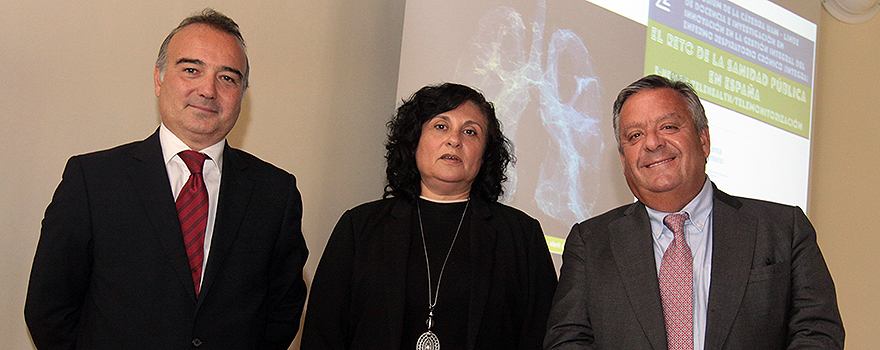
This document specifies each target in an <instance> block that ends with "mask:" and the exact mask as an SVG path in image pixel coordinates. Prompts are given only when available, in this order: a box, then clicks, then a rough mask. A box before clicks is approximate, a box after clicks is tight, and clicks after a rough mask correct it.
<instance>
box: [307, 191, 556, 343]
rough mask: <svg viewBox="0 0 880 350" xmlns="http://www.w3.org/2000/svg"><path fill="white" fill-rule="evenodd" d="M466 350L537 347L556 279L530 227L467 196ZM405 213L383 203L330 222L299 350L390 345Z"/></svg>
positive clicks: (396, 321) (406, 208) (397, 320)
mask: <svg viewBox="0 0 880 350" xmlns="http://www.w3.org/2000/svg"><path fill="white" fill-rule="evenodd" d="M471 208H472V209H473V212H472V213H473V215H472V219H471V227H470V232H471V244H470V246H471V247H470V249H471V266H472V270H471V273H472V275H471V281H473V282H474V283H473V286H472V287H471V290H470V304H469V311H468V313H469V317H468V332H467V344H468V345H467V348H468V349H538V348H540V346H541V341H542V339H543V336H544V332H545V325H546V321H547V314H548V313H549V312H550V300H551V298H552V297H553V291H554V289H555V287H556V272H555V271H554V267H553V262H552V260H551V258H550V253H549V251H548V249H547V242H546V240H545V239H544V235H543V233H542V231H541V227H540V224H539V223H538V221H537V220H535V219H533V218H531V217H529V216H528V215H526V214H524V213H523V212H521V211H519V210H516V209H513V208H511V207H508V206H505V205H502V204H498V203H487V202H485V201H482V200H479V199H472V202H471ZM413 210H414V206H413V205H412V204H411V202H409V201H407V200H402V199H384V200H379V201H375V202H371V203H367V204H363V205H361V206H358V207H356V208H354V209H351V210H349V211H347V212H346V213H345V214H343V215H342V218H340V219H339V223H337V224H336V228H335V229H334V230H333V234H332V235H331V236H330V240H329V241H328V242H327V247H326V248H325V250H324V254H323V256H322V257H321V262H320V264H319V265H318V269H317V271H316V272H315V278H314V280H313V281H312V289H311V293H310V296H309V306H308V309H307V310H306V318H305V324H304V325H303V327H304V328H303V339H302V349H303V350H310V349H315V350H331V349H389V350H393V349H409V348H412V347H413V346H414V345H415V344H400V343H401V338H402V325H401V324H402V320H403V316H404V300H405V293H406V285H405V284H406V283H404V282H405V281H406V271H407V259H408V254H409V251H410V249H409V245H410V236H411V234H412V231H411V229H412V227H413V226H412V220H411V218H412V213H413Z"/></svg>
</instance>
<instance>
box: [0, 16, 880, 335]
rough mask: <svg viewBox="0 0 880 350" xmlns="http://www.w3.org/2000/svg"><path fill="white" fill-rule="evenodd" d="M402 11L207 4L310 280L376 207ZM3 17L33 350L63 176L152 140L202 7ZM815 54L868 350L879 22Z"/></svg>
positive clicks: (12, 319)
mask: <svg viewBox="0 0 880 350" xmlns="http://www.w3.org/2000/svg"><path fill="white" fill-rule="evenodd" d="M810 2H811V3H814V4H815V6H819V1H818V0H811V1H810ZM403 3H404V0H379V1H377V0H370V1H365V0H362V1H356V2H352V1H349V0H329V1H284V0H267V1H262V2H259V3H254V2H242V1H228V0H221V1H216V2H213V3H211V4H210V5H211V6H213V7H215V8H217V9H218V10H220V11H223V12H225V13H226V14H228V15H230V16H231V17H233V18H234V19H236V20H237V21H238V22H239V24H240V25H241V26H242V30H243V32H244V35H245V38H246V40H248V45H249V57H250V60H251V66H252V67H253V68H252V73H251V84H252V88H251V90H249V92H248V94H247V95H246V97H245V103H244V109H243V112H242V117H241V120H240V121H239V123H238V125H237V126H236V129H235V130H233V132H232V134H231V136H230V142H231V143H232V144H233V145H235V146H237V147H241V148H244V149H245V150H248V151H250V152H252V153H254V154H256V155H258V156H260V157H262V158H263V159H265V160H267V161H270V162H272V163H274V164H276V165H278V166H280V167H282V168H284V169H287V170H288V171H290V172H292V173H294V174H296V175H297V178H298V180H299V185H300V189H301V191H302V193H303V200H304V205H305V218H304V223H303V227H304V233H305V235H306V240H307V241H308V243H309V248H310V250H311V253H312V256H311V259H309V263H308V264H307V266H306V273H307V277H308V278H311V274H312V272H313V271H314V268H315V265H316V264H317V259H318V258H319V257H320V254H321V251H322V249H323V247H324V244H325V243H326V240H327V235H328V234H329V231H330V230H331V228H332V226H333V224H334V223H335V222H336V219H337V218H338V217H339V215H340V214H341V213H342V211H343V210H345V209H347V208H349V207H351V206H354V205H355V204H358V203H361V202H364V201H367V200H370V199H374V198H378V197H379V196H380V194H381V187H382V169H383V164H382V153H383V152H382V141H383V138H384V122H385V121H386V120H387V118H388V116H390V115H391V113H392V112H393V109H394V107H395V105H396V101H395V91H396V83H397V62H398V57H399V50H400V38H401V28H402V21H403V8H404V5H403ZM0 5H2V11H0V29H2V30H0V33H2V35H0V48H2V51H0V67H3V73H0V74H2V76H3V78H2V79H0V108H2V116H0V118H2V124H0V125H3V126H4V129H3V130H2V131H0V145H2V152H0V164H2V167H0V193H2V195H0V285H2V287H0V348H2V349H30V348H31V344H30V339H29V337H28V334H27V330H26V328H25V326H24V321H23V317H22V306H23V303H24V295H25V290H26V285H27V277H28V273H29V271H30V263H31V259H32V258H33V251H34V248H35V246H36V242H37V238H38V235H39V227H40V219H41V218H42V213H43V210H44V209H45V207H46V205H47V204H48V203H49V201H50V199H51V195H52V192H53V190H54V189H55V186H57V184H58V181H59V180H60V176H61V170H62V168H63V166H64V162H65V160H66V159H67V158H68V157H69V156H71V155H73V154H78V153H84V152H89V151H93V150H97V149H103V148H108V147H111V146H114V145H117V144H120V143H124V142H128V141H132V140H137V139H142V138H144V137H146V136H147V135H149V134H150V133H151V132H152V131H153V130H154V128H155V127H156V125H157V123H158V119H157V115H156V108H155V97H154V95H153V86H152V66H153V60H154V57H155V54H156V51H157V49H158V46H159V44H160V43H161V40H162V39H163V38H164V36H165V35H166V34H167V32H168V31H169V30H170V29H171V28H172V27H174V26H175V25H176V24H177V22H178V21H179V20H180V19H182V18H183V17H184V16H186V15H187V14H189V13H191V12H193V11H195V10H197V9H200V8H202V7H204V6H207V5H208V3H204V2H198V1H195V2H185V3H180V2H177V1H168V0H159V1H158V2H157V1H151V2H142V3H140V4H132V3H124V4H123V3H117V2H112V1H96V0H93V1H69V2H52V3H49V2H47V1H36V2H23V1H17V2H9V3H6V2H4V3H2V4H0ZM818 40H819V43H818V54H817V61H818V64H817V67H818V68H817V79H816V80H817V87H816V91H815V92H816V95H815V101H816V104H815V105H816V113H815V127H814V129H813V130H814V134H813V137H814V140H815V146H814V153H813V154H814V156H813V172H812V187H811V191H810V195H811V197H810V213H809V216H810V218H811V219H812V220H813V223H814V224H815V226H816V228H817V230H818V231H819V243H820V245H821V247H822V249H823V251H824V253H825V256H826V259H827V260H828V264H829V267H830V269H831V272H832V274H833V275H834V278H835V281H836V283H837V287H838V295H839V297H840V303H841V312H842V313H843V317H844V322H845V326H846V328H847V333H848V336H847V344H848V345H849V346H848V348H849V349H871V348H874V347H875V346H874V344H873V343H874V341H873V337H872V335H873V332H874V331H875V328H876V325H877V324H880V302H878V301H877V298H876V297H875V295H876V290H878V289H880V274H878V273H877V272H876V266H877V265H878V263H880V261H878V258H877V256H878V254H877V253H880V248H878V247H880V244H878V242H877V241H878V239H876V238H875V237H877V236H878V234H877V233H876V231H877V229H878V228H880V219H878V217H880V215H877V214H875V213H874V212H875V211H877V209H880V206H878V205H876V204H874V205H864V204H862V203H871V199H872V198H875V197H880V193H878V192H880V191H878V183H880V181H878V180H880V176H878V170H880V166H878V164H880V159H878V153H877V152H876V151H874V150H873V149H872V148H871V146H873V143H872V142H871V141H873V140H875V139H877V136H876V135H877V134H878V133H880V122H878V117H880V116H878V113H877V112H876V108H872V107H874V106H872V105H871V104H872V102H873V101H875V100H876V99H877V97H876V96H877V95H880V88H878V87H877V85H876V83H875V82H877V81H880V69H878V66H877V63H876V62H877V59H876V56H875V55H876V54H877V53H878V52H880V19H878V18H874V19H873V20H872V21H870V22H868V23H865V24H861V25H846V24H842V23H840V22H837V21H836V20H834V19H833V18H831V17H830V16H829V15H827V13H825V12H824V11H822V15H821V22H820V27H819V39H818ZM426 83H428V82H426ZM856 155H858V156H860V157H858V158H856V157H855V156H856ZM865 157H867V158H865Z"/></svg>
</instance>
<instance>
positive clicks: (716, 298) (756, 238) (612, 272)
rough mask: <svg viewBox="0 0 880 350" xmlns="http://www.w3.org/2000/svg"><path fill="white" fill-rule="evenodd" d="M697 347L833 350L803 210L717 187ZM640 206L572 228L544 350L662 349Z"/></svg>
mask: <svg viewBox="0 0 880 350" xmlns="http://www.w3.org/2000/svg"><path fill="white" fill-rule="evenodd" d="M714 196H715V197H714V209H713V214H712V215H713V219H712V220H713V221H712V222H713V245H712V282H711V286H710V289H709V305H708V319H707V325H706V339H705V348H706V349H707V350H716V349H762V350H765V349H806V348H812V349H840V348H843V338H844V331H843V324H842V322H841V320H840V313H839V312H838V309H837V297H836V295H835V291H834V283H833V282H832V280H831V275H830V274H829V272H828V268H827V267H826V265H825V260H824V259H823V258H822V253H821V252H820V251H819V247H818V245H817V244H816V233H815V231H814V230H813V227H812V225H811V224H810V222H809V220H808V219H807V217H806V216H804V214H803V211H801V210H800V208H797V207H791V206H784V205H781V204H775V203H770V202H765V201H758V200H752V199H745V198H737V197H731V196H729V195H727V194H725V193H724V192H721V191H719V190H717V189H715V192H714ZM650 232H651V224H650V222H649V219H648V214H647V211H646V210H645V206H644V204H642V203H639V202H637V203H635V204H631V205H626V206H622V207H619V208H617V209H614V210H611V211H609V212H607V213H605V214H602V215H600V216H598V217H595V218H592V219H589V220H587V221H584V222H582V223H580V224H576V225H574V227H573V228H572V230H571V233H570V234H569V236H568V239H567V241H566V243H565V252H564V253H563V265H562V271H561V274H560V281H559V288H558V290H557V292H556V295H555V296H554V300H553V311H552V312H551V315H550V320H549V322H548V331H547V337H546V340H545V348H547V349H628V350H632V349H666V330H665V326H664V321H663V309H662V306H661V301H660V287H659V282H658V278H657V267H656V263H655V261H654V252H653V248H652V238H651V235H650Z"/></svg>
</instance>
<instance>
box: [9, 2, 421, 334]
mask: <svg viewBox="0 0 880 350" xmlns="http://www.w3.org/2000/svg"><path fill="white" fill-rule="evenodd" d="M208 5H210V6H212V7H214V8H216V9H217V10H220V11H221V12H224V13H226V14H227V15H229V16H231V17H232V18H233V19H235V20H236V21H237V22H238V23H239V25H240V26H241V28H242V31H243V34H244V36H245V40H246V41H247V44H248V51H249V58H250V63H251V67H252V71H251V88H250V90H249V91H248V92H247V94H246V95H245V101H244V106H243V111H242V115H241V118H240V120H239V121H238V124H237V125H236V127H235V129H234V130H233V131H232V134H231V135H230V137H229V139H230V143H231V144H232V145H234V146H236V147H240V148H243V149H245V150H247V151H250V152H251V153H254V154H256V155H258V156H259V157H261V158H263V159H264V160H267V161H269V162H271V163H273V164H275V165H278V166H280V167H281V168H284V169H286V170H288V171H290V172H292V173H294V174H295V175H296V176H297V179H298V185H299V188H300V190H301V192H302V195H303V202H304V210H305V215H304V220H303V231H304V234H305V236H306V241H307V242H308V245H309V249H310V251H311V257H310V259H309V262H308V264H307V267H306V272H307V278H308V279H311V274H312V272H313V271H314V269H315V266H316V265H317V261H318V260H317V259H318V258H319V257H320V255H321V251H322V250H323V248H324V245H325V243H326V241H327V236H328V234H329V232H330V230H331V229H332V228H333V225H334V224H335V223H336V220H337V219H338V218H339V216H340V215H341V214H342V212H343V211H344V210H345V209H347V208H350V207H352V206H354V205H356V204H358V203H362V202H365V201H368V200H371V199H376V198H379V196H380V195H381V193H382V174H383V169H384V167H383V158H382V155H383V154H384V152H383V147H382V142H383V141H384V135H385V121H386V120H387V119H388V118H389V117H390V116H391V114H392V113H393V112H394V108H395V105H396V91H397V69H398V61H399V56H400V40H401V35H402V34H401V31H402V28H403V10H404V8H403V6H404V5H403V0H369V1H348V0H332V1H298V0H295V1H290V0H265V1H258V2H253V1H228V0H218V1H212V2H210V3H208V2H203V1H185V2H180V1H169V0H158V1H136V2H131V1H123V2H116V1H102V0H90V1H79V0H74V1H44V0H38V1H3V2H0V28H2V30H0V33H2V34H0V67H3V70H2V72H3V73H0V75H2V76H3V78H2V79H0V110H2V114H0V118H2V123H0V125H3V130H2V131H0V145H2V152H0V164H2V166H0V286H2V287H0V349H31V348H32V346H31V342H30V338H29V336H28V333H27V329H26V327H25V325H24V319H23V316H22V308H23V305H24V297H25V291H26V286H27V279H28V274H29V271H30V264H31V261H32V259H33V254H34V248H35V247H36V244H37V238H38V236H39V230H40V220H41V219H42V216H43V211H44V210H45V208H46V205H47V204H48V203H49V201H50V199H51V196H52V193H53V191H54V189H55V187H56V186H57V185H58V182H59V181H60V179H61V171H62V169H63V167H64V164H65V161H66V159H67V158H68V157H70V156H71V155H73V154H78V153H84V152H90V151H94V150H98V149H104V148H109V147H112V146H115V145H118V144H121V143H125V142H129V141H133V140H140V139H143V138H145V137H147V136H149V135H150V133H152V132H153V131H154V130H155V128H156V127H157V126H158V116H157V112H156V102H155V101H156V97H155V95H154V93H153V82H152V79H153V73H152V72H153V65H154V61H155V57H156V53H157V51H158V49H159V45H160V44H161V43H162V40H163V39H164V38H165V35H166V34H168V32H169V31H170V30H171V29H172V28H174V27H175V26H176V25H177V23H178V22H180V20H181V19H183V18H184V17H185V16H187V15H189V14H190V13H192V12H194V11H197V10H200V9H201V8H203V7H205V6H208Z"/></svg>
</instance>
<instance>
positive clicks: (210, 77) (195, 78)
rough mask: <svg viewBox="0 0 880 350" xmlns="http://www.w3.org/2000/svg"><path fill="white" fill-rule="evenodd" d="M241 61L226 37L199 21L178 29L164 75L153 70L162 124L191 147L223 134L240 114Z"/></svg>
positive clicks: (202, 145)
mask: <svg viewBox="0 0 880 350" xmlns="http://www.w3.org/2000/svg"><path fill="white" fill-rule="evenodd" d="M246 62H247V58H246V57H245V54H244V51H243V50H242V48H241V46H239V44H238V41H236V39H235V37H233V36H232V35H229V34H226V33H224V32H221V31H219V30H216V29H214V28H211V27H210V26H207V25H204V24H192V25H189V26H186V27H184V28H183V29H181V30H180V31H178V32H177V34H175V35H174V36H173V37H172V38H171V41H170V42H169V43H168V60H167V61H166V63H165V72H164V76H163V72H162V70H161V69H160V67H156V69H155V71H154V73H153V82H154V83H155V86H156V97H158V98H159V114H160V115H161V116H162V123H163V124H164V125H165V127H167V128H168V130H170V131H171V132H172V133H173V134H174V135H175V136H177V137H178V138H179V139H180V140H181V141H183V142H184V143H186V145H187V146H189V147H190V148H192V149H194V150H201V149H203V148H205V147H208V146H211V145H213V144H215V143H217V142H220V140H222V139H223V138H225V137H226V135H227V134H228V133H229V131H230V130H232V127H233V126H234V125H235V121H236V120H238V114H239V113H240V112H241V100H242V97H243V95H244V88H245V87H244V84H243V75H242V72H244V71H245V69H246Z"/></svg>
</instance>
